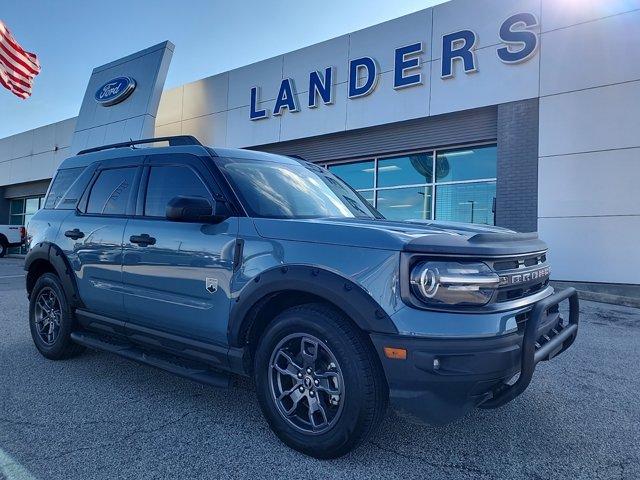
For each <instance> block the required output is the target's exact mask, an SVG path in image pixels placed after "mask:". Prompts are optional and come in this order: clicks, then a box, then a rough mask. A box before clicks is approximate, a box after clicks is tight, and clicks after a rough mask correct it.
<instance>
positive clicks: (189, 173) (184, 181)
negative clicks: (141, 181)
mask: <svg viewBox="0 0 640 480" xmlns="http://www.w3.org/2000/svg"><path fill="white" fill-rule="evenodd" d="M178 196H184V197H202V198H206V199H208V200H209V201H211V195H210V194H209V191H208V190H207V187H205V185H204V183H202V180H200V178H199V177H198V175H196V173H195V172H194V171H193V170H191V169H190V168H189V167H186V166H169V165H168V166H159V167H151V171H150V172H149V182H148V186H147V196H146V199H145V203H144V214H145V215H146V216H148V217H165V216H166V211H167V204H168V203H169V201H170V200H171V199H172V198H174V197H178Z"/></svg>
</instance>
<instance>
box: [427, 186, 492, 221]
mask: <svg viewBox="0 0 640 480" xmlns="http://www.w3.org/2000/svg"><path fill="white" fill-rule="evenodd" d="M495 196H496V184H495V182H480V183H461V184H457V185H456V184H452V185H439V186H437V187H436V219H438V220H447V221H452V222H467V223H484V224H487V225H494V224H495V221H494V220H495V219H494V216H495V215H494V211H493V209H494V199H495Z"/></svg>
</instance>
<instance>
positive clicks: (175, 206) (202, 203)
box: [166, 196, 229, 223]
mask: <svg viewBox="0 0 640 480" xmlns="http://www.w3.org/2000/svg"><path fill="white" fill-rule="evenodd" d="M166 217H167V220H171V221H172V222H185V223H220V222H222V221H224V220H226V219H227V218H229V209H228V208H227V205H226V203H224V202H221V201H218V200H214V201H213V205H212V204H211V202H210V201H209V200H208V199H206V198H202V197H183V196H180V197H174V198H172V199H171V200H169V203H168V204H167V210H166Z"/></svg>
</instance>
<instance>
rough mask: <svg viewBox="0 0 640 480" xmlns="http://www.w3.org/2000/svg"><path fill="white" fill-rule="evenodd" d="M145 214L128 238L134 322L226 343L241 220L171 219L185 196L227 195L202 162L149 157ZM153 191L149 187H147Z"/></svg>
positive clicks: (126, 275)
mask: <svg viewBox="0 0 640 480" xmlns="http://www.w3.org/2000/svg"><path fill="white" fill-rule="evenodd" d="M149 158H150V160H149V162H150V163H149V165H148V166H147V167H146V168H145V175H144V178H143V182H142V187H141V188H143V189H144V191H143V194H142V195H140V199H139V201H138V214H139V215H137V216H136V217H135V218H133V219H130V220H129V222H128V223H127V226H126V229H125V232H124V256H123V282H124V291H125V294H124V304H125V309H126V311H127V315H128V323H129V324H130V325H131V327H132V329H134V330H135V327H136V326H138V327H144V328H149V329H152V330H155V331H160V332H166V333H169V334H173V335H177V336H180V337H189V338H191V339H195V340H200V341H205V342H211V343H218V344H223V345H224V344H226V342H227V320H228V316H229V307H230V299H229V285H230V282H231V275H232V273H233V251H234V245H235V240H236V237H237V233H238V218H237V217H232V218H229V219H227V220H225V221H223V222H222V223H219V224H216V225H209V224H201V223H181V222H172V221H168V220H166V217H165V212H166V206H167V203H168V202H169V201H170V200H171V199H172V198H174V197H177V196H190V197H194V196H197V197H204V198H207V199H208V200H209V201H212V198H213V196H214V195H220V191H219V189H218V188H217V186H216V183H215V180H214V178H213V176H212V175H211V173H210V172H209V171H208V169H207V168H205V166H204V165H203V163H202V160H201V159H199V158H198V157H195V156H191V155H154V156H151V157H149ZM145 185H146V188H145Z"/></svg>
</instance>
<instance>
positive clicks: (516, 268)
mask: <svg viewBox="0 0 640 480" xmlns="http://www.w3.org/2000/svg"><path fill="white" fill-rule="evenodd" d="M485 263H487V265H489V267H491V268H492V269H493V270H494V271H495V272H496V273H497V274H498V275H500V278H501V280H503V284H502V285H501V286H500V287H498V290H497V292H496V295H495V297H494V299H493V301H494V302H495V303H503V302H510V301H513V300H518V299H521V298H526V297H528V296H530V295H534V294H536V293H537V292H540V291H541V290H543V289H545V288H546V287H547V286H548V285H549V277H548V276H547V275H545V276H544V277H542V278H540V276H538V275H537V272H540V270H541V269H544V268H545V267H548V264H547V254H546V252H540V253H534V254H529V255H519V256H514V257H511V258H500V259H496V260H489V261H485ZM528 277H531V278H528ZM515 279H518V282H515V283H514V281H513V280H515Z"/></svg>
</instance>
